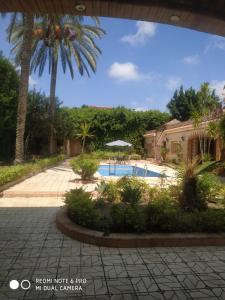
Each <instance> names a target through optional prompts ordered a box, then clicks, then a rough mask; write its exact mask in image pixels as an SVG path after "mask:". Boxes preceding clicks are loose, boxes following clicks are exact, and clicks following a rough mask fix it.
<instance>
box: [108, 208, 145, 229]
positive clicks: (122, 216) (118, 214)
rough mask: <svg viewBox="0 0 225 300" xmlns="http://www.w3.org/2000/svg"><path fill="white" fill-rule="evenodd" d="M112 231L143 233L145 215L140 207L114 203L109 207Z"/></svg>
mask: <svg viewBox="0 0 225 300" xmlns="http://www.w3.org/2000/svg"><path fill="white" fill-rule="evenodd" d="M110 214H111V219H112V225H111V226H112V229H111V230H112V231H114V232H144V231H146V227H145V225H146V221H145V220H146V214H145V209H144V207H142V206H137V205H133V206H131V205H126V204H125V203H116V204H113V205H112V207H111V211H110Z"/></svg>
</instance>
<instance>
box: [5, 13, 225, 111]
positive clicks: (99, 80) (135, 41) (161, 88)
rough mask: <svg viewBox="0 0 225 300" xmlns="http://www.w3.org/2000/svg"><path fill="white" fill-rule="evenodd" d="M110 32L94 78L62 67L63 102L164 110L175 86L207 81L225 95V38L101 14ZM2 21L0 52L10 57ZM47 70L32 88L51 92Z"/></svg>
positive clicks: (60, 95) (59, 80)
mask: <svg viewBox="0 0 225 300" xmlns="http://www.w3.org/2000/svg"><path fill="white" fill-rule="evenodd" d="M100 20H101V27H102V28H103V29H104V30H105V31H106V35H105V36H104V37H103V38H102V39H101V40H99V41H97V44H98V46H99V47H100V49H101V50H102V55H101V56H99V58H98V67H97V72H96V73H95V74H91V77H90V78H88V77H87V76H84V77H81V76H80V75H79V73H78V72H76V75H75V79H74V80H72V79H71V78H70V74H69V72H67V73H66V74H64V73H63V72H62V68H61V67H59V72H58V78H57V90H56V94H57V96H58V98H59V99H60V101H62V102H63V105H64V106H69V107H73V106H81V105H83V104H85V105H96V106H110V107H115V106H125V107H129V108H132V109H135V110H147V109H159V110H161V111H166V110H167V108H166V104H167V103H168V102H169V101H170V99H171V97H172V96H173V93H174V91H175V89H177V88H179V87H180V85H183V86H184V88H189V87H191V86H192V87H193V88H195V89H198V88H199V87H200V85H201V83H203V82H209V83H210V86H211V87H212V88H214V89H216V92H217V94H218V95H219V96H220V97H222V89H223V86H224V85H225V39H224V38H222V37H219V36H215V35H212V34H206V33H201V32H197V31H194V30H189V29H184V28H179V27H175V26H169V25H163V24H156V23H151V22H143V21H133V20H122V19H112V18H101V19H100ZM7 24H8V19H7V18H6V19H4V20H3V19H0V26H1V28H2V30H1V31H0V50H2V51H3V53H4V55H5V56H6V57H8V58H10V59H11V60H12V59H13V57H12V55H10V45H9V44H8V43H7V41H6V34H5V28H6V26H7ZM68 71H69V70H68ZM49 83H50V77H49V75H48V70H47V68H46V70H45V72H44V74H43V76H42V77H41V78H40V77H38V75H37V74H31V76H30V89H32V88H34V87H35V88H36V89H37V90H41V91H43V92H45V93H46V95H49Z"/></svg>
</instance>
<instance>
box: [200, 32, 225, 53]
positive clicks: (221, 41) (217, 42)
mask: <svg viewBox="0 0 225 300" xmlns="http://www.w3.org/2000/svg"><path fill="white" fill-rule="evenodd" d="M210 49H220V50H224V51H225V38H223V37H221V36H217V35H214V36H212V37H211V39H210V42H209V44H208V45H207V46H206V48H205V53H206V52H208V51H209V50H210Z"/></svg>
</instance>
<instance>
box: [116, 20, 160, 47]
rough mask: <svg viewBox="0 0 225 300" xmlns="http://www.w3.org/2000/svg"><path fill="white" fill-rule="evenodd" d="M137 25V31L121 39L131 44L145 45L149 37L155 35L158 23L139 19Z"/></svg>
mask: <svg viewBox="0 0 225 300" xmlns="http://www.w3.org/2000/svg"><path fill="white" fill-rule="evenodd" d="M136 27H137V32H136V33H134V34H128V35H125V36H123V37H122V38H121V41H122V42H125V43H128V44H130V45H131V46H140V45H144V44H146V42H147V41H148V39H150V38H151V37H153V36H154V35H155V32H156V27H157V25H156V24H155V23H152V22H145V21H138V22H137V23H136Z"/></svg>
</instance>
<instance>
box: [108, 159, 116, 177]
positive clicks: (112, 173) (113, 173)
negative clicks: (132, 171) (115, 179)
mask: <svg viewBox="0 0 225 300" xmlns="http://www.w3.org/2000/svg"><path fill="white" fill-rule="evenodd" d="M111 166H112V165H111V163H110V160H109V176H111V175H114V176H115V175H116V161H115V160H114V164H113V166H114V172H111ZM113 166H112V167H113Z"/></svg>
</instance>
